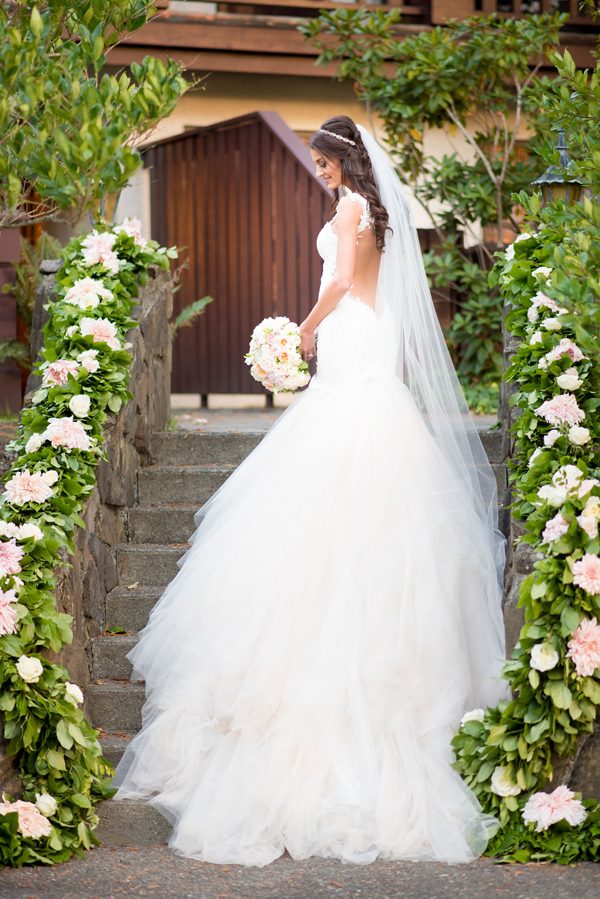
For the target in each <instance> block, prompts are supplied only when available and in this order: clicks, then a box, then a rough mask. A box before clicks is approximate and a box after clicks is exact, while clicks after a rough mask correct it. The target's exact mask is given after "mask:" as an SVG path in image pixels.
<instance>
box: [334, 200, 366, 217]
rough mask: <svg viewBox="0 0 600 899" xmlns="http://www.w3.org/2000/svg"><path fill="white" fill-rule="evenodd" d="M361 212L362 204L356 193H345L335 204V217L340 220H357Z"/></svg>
mask: <svg viewBox="0 0 600 899" xmlns="http://www.w3.org/2000/svg"><path fill="white" fill-rule="evenodd" d="M362 213H363V206H362V203H361V200H360V197H359V195H358V194H345V195H344V196H343V197H341V198H340V201H339V203H338V205H337V217H339V219H340V220H341V221H347V222H353V221H358V220H359V219H360V217H361V215H362Z"/></svg>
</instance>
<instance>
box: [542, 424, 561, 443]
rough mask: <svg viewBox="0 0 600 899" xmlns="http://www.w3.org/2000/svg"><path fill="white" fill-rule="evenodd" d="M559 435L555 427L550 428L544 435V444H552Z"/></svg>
mask: <svg viewBox="0 0 600 899" xmlns="http://www.w3.org/2000/svg"><path fill="white" fill-rule="evenodd" d="M559 437H560V431H559V430H557V428H552V430H551V431H548V433H547V434H546V435H545V436H544V446H554V444H555V443H556V441H557V440H558V438H559Z"/></svg>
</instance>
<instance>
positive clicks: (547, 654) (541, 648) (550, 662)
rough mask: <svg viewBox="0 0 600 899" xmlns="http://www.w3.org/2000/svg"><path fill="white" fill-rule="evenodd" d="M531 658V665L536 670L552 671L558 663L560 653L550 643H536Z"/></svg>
mask: <svg viewBox="0 0 600 899" xmlns="http://www.w3.org/2000/svg"><path fill="white" fill-rule="evenodd" d="M529 658H530V662H529V665H530V666H531V668H535V670H536V671H550V669H551V668H555V667H556V665H557V664H558V653H557V651H556V650H555V648H554V647H553V646H552V645H551V644H550V643H536V644H535V646H533V647H532V649H531V653H530V656H529Z"/></svg>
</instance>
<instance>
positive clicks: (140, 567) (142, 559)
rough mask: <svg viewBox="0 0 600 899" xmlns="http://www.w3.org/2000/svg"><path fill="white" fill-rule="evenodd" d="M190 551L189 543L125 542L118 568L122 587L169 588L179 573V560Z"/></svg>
mask: <svg viewBox="0 0 600 899" xmlns="http://www.w3.org/2000/svg"><path fill="white" fill-rule="evenodd" d="M188 549H189V544H187V543H179V544H175V545H165V544H159V543H142V544H139V545H136V544H129V543H122V544H121V545H120V546H117V569H118V572H119V580H120V584H121V586H122V587H127V586H128V585H129V584H136V585H138V584H139V585H140V586H145V587H147V586H150V587H166V585H167V584H168V583H169V582H170V581H172V580H173V578H174V577H175V575H176V574H177V573H178V571H179V568H178V567H177V560H178V559H180V558H181V556H182V555H183V554H184V553H185V552H186V551H187V550H188Z"/></svg>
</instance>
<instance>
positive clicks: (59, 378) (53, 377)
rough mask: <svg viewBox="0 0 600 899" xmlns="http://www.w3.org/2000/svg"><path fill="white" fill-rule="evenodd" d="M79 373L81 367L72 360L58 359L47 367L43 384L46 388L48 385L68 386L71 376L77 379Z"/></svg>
mask: <svg viewBox="0 0 600 899" xmlns="http://www.w3.org/2000/svg"><path fill="white" fill-rule="evenodd" d="M78 371H79V366H78V365H77V363H76V362H74V361H73V360H72V359H57V360H56V362H50V363H48V365H46V366H45V371H44V376H43V378H42V384H43V385H44V386H47V385H48V384H52V385H54V386H60V385H62V384H66V383H67V381H68V379H69V375H72V376H73V377H74V378H76V377H77V373H78Z"/></svg>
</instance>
